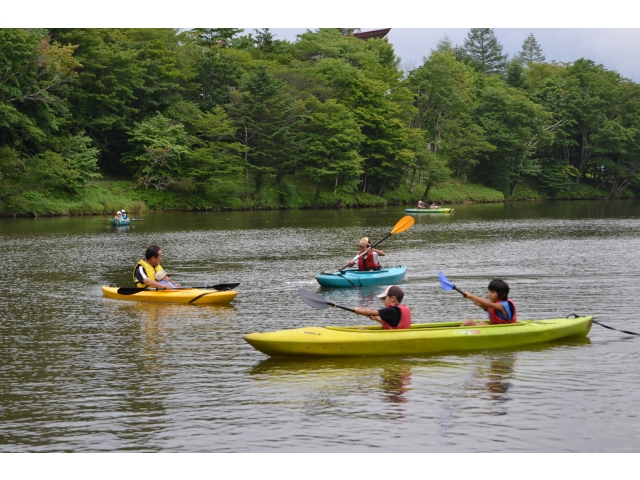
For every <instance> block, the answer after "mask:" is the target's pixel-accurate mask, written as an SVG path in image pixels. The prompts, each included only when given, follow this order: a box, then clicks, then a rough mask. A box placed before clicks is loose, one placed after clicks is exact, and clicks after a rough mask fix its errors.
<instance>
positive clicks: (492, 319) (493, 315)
mask: <svg viewBox="0 0 640 480" xmlns="http://www.w3.org/2000/svg"><path fill="white" fill-rule="evenodd" d="M500 301H501V302H502V301H504V300H500ZM507 302H509V305H510V306H511V312H513V315H512V317H511V320H505V319H503V318H500V317H499V316H498V312H497V311H496V310H495V309H493V308H489V309H488V310H487V311H488V312H489V323H490V324H498V323H516V320H517V319H518V317H517V315H516V304H515V303H513V300H511V299H510V298H507Z"/></svg>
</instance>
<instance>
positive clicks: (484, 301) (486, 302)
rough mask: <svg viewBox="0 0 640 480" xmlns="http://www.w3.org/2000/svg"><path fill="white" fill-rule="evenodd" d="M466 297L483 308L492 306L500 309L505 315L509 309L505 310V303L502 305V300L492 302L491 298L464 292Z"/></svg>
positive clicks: (486, 308)
mask: <svg viewBox="0 0 640 480" xmlns="http://www.w3.org/2000/svg"><path fill="white" fill-rule="evenodd" d="M464 298H468V299H469V300H471V301H472V302H474V303H475V304H476V305H478V306H479V307H480V308H482V309H483V310H488V309H490V308H493V309H494V310H498V311H499V312H500V313H502V314H503V315H504V316H505V317H506V316H507V311H506V310H505V308H504V305H502V302H500V303H493V302H490V301H489V300H487V299H486V298H482V297H478V296H476V295H473V294H471V293H469V292H464Z"/></svg>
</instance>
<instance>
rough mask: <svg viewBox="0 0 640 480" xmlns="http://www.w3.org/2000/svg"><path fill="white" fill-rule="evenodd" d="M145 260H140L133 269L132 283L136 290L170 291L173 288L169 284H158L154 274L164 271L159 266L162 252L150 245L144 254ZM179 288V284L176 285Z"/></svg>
mask: <svg viewBox="0 0 640 480" xmlns="http://www.w3.org/2000/svg"><path fill="white" fill-rule="evenodd" d="M144 256H145V259H146V260H140V261H138V263H136V266H135V268H134V269H133V281H134V282H136V287H138V288H148V287H152V288H157V289H158V290H172V289H173V288H174V287H173V285H172V284H169V283H165V284H163V283H160V282H158V281H157V280H156V273H158V272H161V271H164V268H162V266H161V265H160V260H162V250H160V247H159V246H157V245H151V246H149V248H147V251H146V252H145V254H144ZM174 285H175V286H177V287H179V286H180V284H179V283H176V284H174Z"/></svg>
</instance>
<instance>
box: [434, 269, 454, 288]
mask: <svg viewBox="0 0 640 480" xmlns="http://www.w3.org/2000/svg"><path fill="white" fill-rule="evenodd" d="M438 277H439V278H440V285H441V286H442V289H443V290H444V291H445V292H450V291H451V290H453V289H454V288H456V286H455V285H454V284H453V283H451V280H449V279H448V278H447V277H445V276H444V273H442V272H438Z"/></svg>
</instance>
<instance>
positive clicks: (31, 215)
mask: <svg viewBox="0 0 640 480" xmlns="http://www.w3.org/2000/svg"><path fill="white" fill-rule="evenodd" d="M638 198H639V197H624V198H615V199H611V198H561V199H554V198H523V199H513V200H493V201H476V200H464V201H462V202H456V201H447V200H438V201H437V202H436V203H438V204H440V205H449V206H453V205H475V204H497V203H502V204H507V203H516V202H575V201H607V202H608V201H618V200H637V199H638ZM409 205H413V203H405V202H388V203H387V204H385V205H344V204H342V205H340V206H335V205H333V206H296V207H290V206H280V207H258V206H254V207H243V208H233V207H222V208H199V209H198V208H192V209H183V208H145V209H143V210H139V211H137V210H133V209H132V210H127V211H128V212H129V213H130V214H131V215H144V214H149V213H154V214H156V213H178V212H182V213H187V212H189V213H198V212H200V213H205V212H251V211H258V210H260V211H268V210H271V211H275V210H350V209H364V208H384V207H405V208H411V207H410V206H409ZM112 215H113V214H112V213H110V212H109V213H107V212H67V213H60V212H53V211H49V212H44V213H43V212H40V213H37V212H32V213H27V212H25V213H6V212H0V218H39V217H43V218H54V217H89V216H93V217H96V216H102V217H104V216H109V217H111V216H112Z"/></svg>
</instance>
